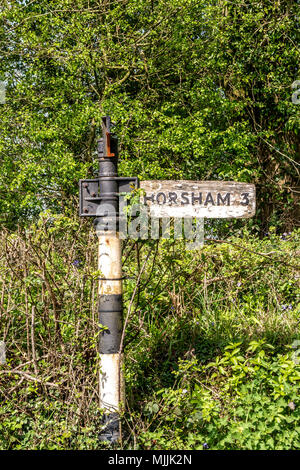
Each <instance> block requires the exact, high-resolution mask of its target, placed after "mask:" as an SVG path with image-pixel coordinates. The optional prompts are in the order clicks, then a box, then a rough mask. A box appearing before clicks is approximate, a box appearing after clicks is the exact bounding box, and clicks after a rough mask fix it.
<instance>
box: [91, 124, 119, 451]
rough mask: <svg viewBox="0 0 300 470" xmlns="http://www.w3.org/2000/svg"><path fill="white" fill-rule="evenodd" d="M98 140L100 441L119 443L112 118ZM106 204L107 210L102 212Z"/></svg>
mask: <svg viewBox="0 0 300 470" xmlns="http://www.w3.org/2000/svg"><path fill="white" fill-rule="evenodd" d="M102 127H103V128H102V131H103V138H102V139H101V140H100V141H99V147H98V151H99V188H100V195H101V196H100V197H101V199H100V204H99V210H98V211H97V215H98V217H97V218H96V219H95V228H96V233H97V236H98V270H99V272H100V276H101V277H100V278H99V285H98V294H99V306H98V307H99V323H100V329H101V330H100V338H99V354H100V377H99V394H100V406H101V408H102V409H103V410H104V415H103V421H102V422H103V429H102V431H101V433H100V440H103V441H109V442H116V441H117V440H119V439H120V437H121V427H120V419H119V412H120V402H121V398H122V397H121V383H122V377H121V374H122V369H121V361H122V356H121V354H120V352H119V349H120V343H121V335H122V246H121V243H122V242H121V240H120V237H119V233H118V227H117V225H118V204H119V197H118V183H117V181H116V177H117V175H118V171H117V163H118V148H117V141H116V139H115V140H113V138H112V136H111V134H110V118H108V117H106V118H103V126H102ZM104 205H105V211H102V212H101V209H102V208H103V206H104Z"/></svg>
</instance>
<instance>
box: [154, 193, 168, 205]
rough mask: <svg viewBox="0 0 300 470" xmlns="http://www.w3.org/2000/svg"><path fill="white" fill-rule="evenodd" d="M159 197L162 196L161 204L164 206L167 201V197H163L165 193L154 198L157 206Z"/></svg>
mask: <svg viewBox="0 0 300 470" xmlns="http://www.w3.org/2000/svg"><path fill="white" fill-rule="evenodd" d="M160 196H163V202H162V204H165V203H166V201H167V196H166V195H165V193H158V194H157V196H156V202H157V204H159V197H160Z"/></svg>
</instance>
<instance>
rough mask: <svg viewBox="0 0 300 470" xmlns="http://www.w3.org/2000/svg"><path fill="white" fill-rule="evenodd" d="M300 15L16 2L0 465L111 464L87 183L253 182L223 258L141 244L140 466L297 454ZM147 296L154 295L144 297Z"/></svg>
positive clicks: (208, 251) (7, 42) (209, 245)
mask: <svg viewBox="0 0 300 470" xmlns="http://www.w3.org/2000/svg"><path fill="white" fill-rule="evenodd" d="M298 40H299V2H298V1H295V0H285V1H283V0H276V1H271V0H249V1H246V0H241V1H240V2H229V1H227V0H213V1H210V2H206V1H204V0H185V1H183V0H164V1H159V0H151V1H150V0H149V1H145V0H98V1H96V0H90V1H87V0H60V1H57V0H51V1H46V0H39V1H34V0H31V1H29V0H27V1H24V0H23V1H19V0H15V1H14V2H10V1H8V0H7V1H6V0H0V57H1V61H0V80H3V81H4V82H5V83H6V101H5V103H4V104H0V113H1V120H0V163H1V172H0V220H1V233H0V332H1V336H0V340H4V341H5V343H6V347H7V361H6V364H3V365H0V403H1V406H0V449H100V448H105V446H106V444H103V443H100V442H99V440H98V435H99V430H100V421H101V409H99V406H98V402H99V397H98V387H97V381H98V372H99V358H98V355H97V343H98V334H99V332H98V319H97V281H96V278H97V277H98V272H97V266H96V261H97V260H96V244H97V239H96V236H95V232H94V229H93V227H92V224H91V223H90V221H86V220H82V219H79V218H78V215H77V213H78V194H77V193H78V179H79V178H84V177H93V175H94V174H95V173H96V172H97V161H96V158H95V156H96V153H95V152H96V141H97V138H98V137H99V131H100V120H101V117H102V115H104V114H110V115H111V116H112V119H113V121H114V122H115V130H116V133H117V134H118V136H119V141H120V157H121V158H120V165H119V173H120V175H122V176H138V177H139V178H140V179H171V178H174V179H179V178H184V179H195V180H196V179H199V180H214V179H215V180H217V179H219V180H220V179H222V180H235V181H241V182H243V181H244V182H252V183H255V184H256V188H257V204H258V209H257V214H256V217H255V218H253V219H251V220H249V221H238V222H237V221H235V220H231V221H227V222H224V221H219V222H214V223H212V222H211V221H210V222H206V242H205V244H204V246H203V247H202V248H200V249H198V250H194V251H188V250H186V249H185V241H184V240H181V241H180V240H176V241H175V240H172V239H170V240H160V241H155V240H152V241H151V240H138V241H136V240H125V241H124V249H123V262H124V265H123V270H124V273H125V274H126V275H127V279H126V280H125V281H124V292H125V293H124V317H127V316H128V319H129V321H128V323H127V327H126V335H125V342H124V353H125V368H124V375H125V382H126V403H124V410H123V412H122V423H123V441H122V443H120V445H119V448H123V449H133V448H134V449H174V448H176V449H183V448H184V449H207V448H209V449H299V448H300V399H299V379H300V365H299V354H298V353H299V348H300V346H299V340H300V338H299V260H298V259H299V228H298V223H299V222H298V221H299V187H298V184H299V110H300V105H297V104H295V103H293V102H292V100H291V96H292V93H293V92H294V91H295V90H294V89H293V88H292V84H293V83H294V82H295V81H296V80H297V79H300V77H299V65H298V64H299V47H298ZM137 280H138V288H137V289H136V285H137Z"/></svg>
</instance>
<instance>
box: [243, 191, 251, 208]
mask: <svg viewBox="0 0 300 470" xmlns="http://www.w3.org/2000/svg"><path fill="white" fill-rule="evenodd" d="M241 196H242V198H243V200H242V202H241V205H242V206H248V205H249V204H250V201H249V197H248V196H249V193H242V194H241Z"/></svg>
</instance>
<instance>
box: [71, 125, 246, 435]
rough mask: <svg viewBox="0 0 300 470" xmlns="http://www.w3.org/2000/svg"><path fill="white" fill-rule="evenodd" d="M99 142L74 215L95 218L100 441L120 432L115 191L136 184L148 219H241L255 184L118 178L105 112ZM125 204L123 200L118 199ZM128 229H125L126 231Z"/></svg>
mask: <svg viewBox="0 0 300 470" xmlns="http://www.w3.org/2000/svg"><path fill="white" fill-rule="evenodd" d="M102 135H103V137H102V139H100V140H99V142H98V156H99V177H98V178H96V179H86V180H80V181H79V215H80V216H83V217H95V221H94V224H95V229H96V233H97V236H98V270H99V273H100V278H99V286H98V295H99V323H100V340H99V353H100V377H99V388H100V390H99V391H100V405H101V407H102V408H103V410H104V415H103V430H102V432H101V435H100V439H101V440H105V441H110V442H115V441H117V440H118V439H119V438H120V436H121V429H120V419H119V413H120V404H121V402H122V401H123V400H122V398H123V395H124V390H123V386H122V383H123V378H122V367H121V365H122V351H121V343H122V339H121V338H122V329H123V326H122V306H123V304H122V279H123V276H122V247H121V243H122V241H121V237H120V233H119V224H120V217H122V216H123V217H124V214H123V213H122V208H123V205H122V203H121V197H120V195H121V194H122V195H123V196H124V194H125V195H126V194H127V193H130V192H131V191H133V190H134V189H137V188H139V187H140V188H141V189H142V190H143V191H142V192H143V195H142V196H141V201H140V204H141V205H144V206H145V207H146V208H148V212H149V214H150V217H153V218H155V219H159V218H170V217H174V218H198V219H203V218H241V217H243V218H244V217H246V218H247V217H252V216H253V215H254V214H255V186H254V185H253V184H248V183H236V182H233V181H165V180H153V181H141V182H139V181H138V178H136V177H130V178H122V177H119V176H118V170H117V167H118V143H117V139H116V137H115V136H113V135H112V133H111V122H110V118H109V117H108V116H106V117H104V118H102ZM123 204H124V200H123ZM126 233H127V232H126Z"/></svg>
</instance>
